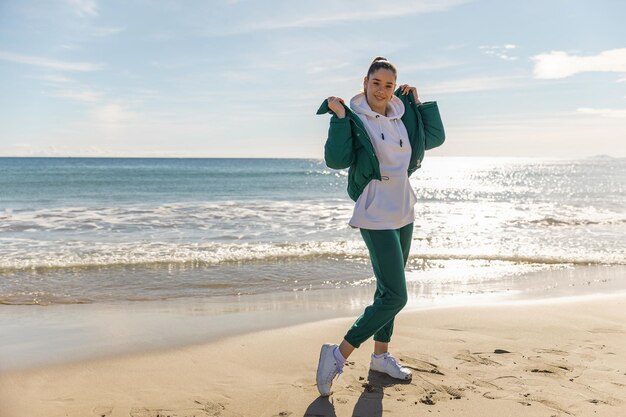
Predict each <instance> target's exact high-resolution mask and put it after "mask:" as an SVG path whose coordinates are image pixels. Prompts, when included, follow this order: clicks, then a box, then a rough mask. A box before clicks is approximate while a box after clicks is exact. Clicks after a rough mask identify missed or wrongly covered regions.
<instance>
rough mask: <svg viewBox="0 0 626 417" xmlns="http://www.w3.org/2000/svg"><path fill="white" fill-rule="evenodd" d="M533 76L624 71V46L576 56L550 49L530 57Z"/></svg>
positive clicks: (562, 75) (625, 66) (547, 77)
mask: <svg viewBox="0 0 626 417" xmlns="http://www.w3.org/2000/svg"><path fill="white" fill-rule="evenodd" d="M531 59H532V60H533V61H535V68H534V74H535V78H540V79H558V78H566V77H570V76H572V75H575V74H578V73H582V72H592V71H594V72H597V71H602V72H626V48H621V49H611V50H608V51H603V52H601V53H599V54H598V55H590V56H577V55H570V54H568V53H567V52H563V51H551V52H549V53H545V54H539V55H536V56H533V57H531Z"/></svg>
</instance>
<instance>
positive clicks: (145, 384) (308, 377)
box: [0, 293, 626, 417]
mask: <svg viewBox="0 0 626 417" xmlns="http://www.w3.org/2000/svg"><path fill="white" fill-rule="evenodd" d="M352 322H353V318H338V319H331V320H324V321H318V322H313V323H307V324H299V325H295V326H291V327H284V328H280V329H272V330H265V331H260V332H255V333H247V334H244V335H237V336H233V337H227V338H223V339H220V340H217V341H215V342H211V343H205V344H196V345H189V346H186V347H182V348H176V349H169V350H163V351H157V352H154V351H153V352H144V353H133V354H126V355H118V356H114V357H109V358H103V359H95V360H87V361H80V362H75V363H66V364H61V365H51V366H46V367H38V368H34V369H29V370H16V371H7V372H4V373H2V374H0V415H1V416H2V417H22V416H29V417H36V416H46V417H55V416H69V417H72V416H107V417H108V416H111V417H114V416H133V417H139V416H141V417H148V416H151V417H156V416H171V417H174V416H177V417H181V416H197V417H200V416H223V417H230V416H268V417H270V416H271V417H273V416H311V417H312V416H381V415H383V413H384V414H385V415H397V416H416V415H431V414H432V415H435V414H437V415H444V416H450V415H463V416H479V415H480V416H547V417H551V416H568V415H572V416H624V415H626V362H624V357H625V356H626V326H625V325H624V323H626V294H624V293H619V294H614V295H605V296H585V297H566V298H565V297H563V298H556V299H546V300H541V301H518V302H510V303H507V304H499V305H497V304H492V305H481V306H471V307H449V308H442V307H438V308H432V309H427V310H415V311H404V312H402V313H401V314H400V315H399V316H398V318H397V321H396V323H397V324H396V330H395V334H394V338H393V341H392V345H391V346H392V348H393V349H392V353H394V354H395V355H396V356H397V357H398V358H399V359H400V360H401V361H402V362H403V363H404V364H405V365H406V366H408V367H410V368H411V369H413V373H414V377H413V380H412V381H411V382H410V383H405V382H396V381H394V380H392V379H391V378H389V377H386V376H385V375H382V374H378V373H376V372H370V371H369V355H370V353H371V350H372V348H373V342H372V341H371V340H370V341H368V342H366V343H365V344H364V345H363V346H362V347H361V348H360V349H358V350H357V351H355V353H354V354H353V355H352V356H351V357H350V358H349V362H348V366H347V367H346V368H345V371H344V373H343V374H342V375H341V376H340V377H339V379H337V380H336V381H335V383H334V386H333V387H334V393H333V394H332V395H331V396H330V397H328V398H323V397H319V395H318V392H317V389H316V387H315V369H316V366H317V359H318V354H319V348H320V345H321V344H322V343H324V342H329V341H330V342H338V341H340V340H341V337H342V336H343V334H344V332H345V330H346V328H347V327H348V326H349V325H351V324H352Z"/></svg>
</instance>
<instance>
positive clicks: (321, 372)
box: [317, 343, 344, 397]
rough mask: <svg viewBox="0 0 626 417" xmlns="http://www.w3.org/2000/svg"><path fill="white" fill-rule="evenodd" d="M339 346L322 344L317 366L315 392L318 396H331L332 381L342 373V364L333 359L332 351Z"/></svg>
mask: <svg viewBox="0 0 626 417" xmlns="http://www.w3.org/2000/svg"><path fill="white" fill-rule="evenodd" d="M338 347H339V345H333V344H331V343H324V344H323V345H322V350H321V351H320V361H319V363H318V364H317V390H318V391H319V392H320V395H322V396H324V397H327V396H329V395H330V394H331V390H330V387H331V386H332V385H333V379H335V376H338V375H339V374H341V373H342V372H343V365H344V364H343V363H339V362H338V361H337V359H335V354H334V350H335V348H338Z"/></svg>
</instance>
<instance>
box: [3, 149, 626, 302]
mask: <svg viewBox="0 0 626 417" xmlns="http://www.w3.org/2000/svg"><path fill="white" fill-rule="evenodd" d="M411 184H412V186H413V188H414V190H415V191H416V194H417V196H418V197H419V201H418V203H417V204H416V206H415V213H416V219H415V231H414V236H413V242H412V247H411V255H410V259H409V263H408V265H407V282H408V284H409V286H410V287H411V288H412V289H413V290H414V293H420V294H423V293H428V294H431V295H432V294H433V293H434V292H436V293H445V294H447V295H452V296H453V295H455V294H461V293H463V292H467V291H485V290H489V291H496V292H497V291H499V290H500V289H501V287H502V285H501V284H502V283H503V282H507V283H511V282H515V281H516V279H518V278H519V279H523V277H525V276H528V274H529V273H532V272H537V271H543V270H554V269H568V268H572V267H575V266H577V265H592V266H593V265H599V266H600V265H601V266H623V265H626V255H625V250H624V249H625V244H624V243H625V239H624V236H626V204H624V203H625V198H624V197H625V191H626V159H624V158H609V157H597V158H588V159H580V160H567V159H537V158H530V159H524V158H478V157H428V156H427V157H426V158H425V160H424V162H423V165H422V168H421V169H419V170H418V171H417V172H416V173H415V174H413V176H412V177H411ZM346 185H347V170H342V171H336V170H332V169H329V168H327V167H326V166H325V164H324V162H323V161H320V160H314V159H158V158H156V159H152V158H151V159H141V158H137V159H135V158H119V159H118V158H0V303H1V304H5V305H40V306H47V305H56V304H85V303H108V302H127V303H139V302H142V301H151V300H152V301H154V300H169V299H208V298H214V297H218V298H219V297H232V296H237V297H245V296H248V295H254V294H278V293H290V292H304V291H316V290H320V289H339V288H350V287H351V288H354V287H366V288H371V286H372V285H373V283H374V278H373V273H372V270H371V266H370V263H369V258H368V254H367V248H366V247H365V244H364V243H363V241H362V238H361V236H360V233H359V231H358V230H357V229H352V228H350V227H349V226H348V225H347V221H348V219H349V218H350V215H351V210H352V208H353V206H354V203H353V202H352V201H351V200H350V199H349V198H348V196H347V193H346ZM507 285H508V284H507ZM537 285H544V283H538V284H537ZM372 294H373V291H372Z"/></svg>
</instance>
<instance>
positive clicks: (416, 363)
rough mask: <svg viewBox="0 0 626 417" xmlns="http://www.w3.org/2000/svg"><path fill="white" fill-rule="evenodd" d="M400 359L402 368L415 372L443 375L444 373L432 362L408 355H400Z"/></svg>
mask: <svg viewBox="0 0 626 417" xmlns="http://www.w3.org/2000/svg"><path fill="white" fill-rule="evenodd" d="M398 359H400V361H401V362H402V366H406V367H407V368H409V369H412V370H414V371H417V372H426V373H430V374H437V375H443V372H441V371H440V370H439V368H438V367H437V365H435V364H434V363H432V362H427V361H423V360H421V359H416V358H412V357H410V356H406V355H400V356H399V358H398Z"/></svg>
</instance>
